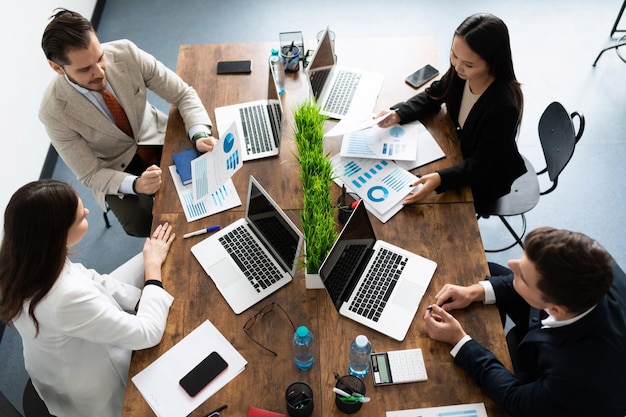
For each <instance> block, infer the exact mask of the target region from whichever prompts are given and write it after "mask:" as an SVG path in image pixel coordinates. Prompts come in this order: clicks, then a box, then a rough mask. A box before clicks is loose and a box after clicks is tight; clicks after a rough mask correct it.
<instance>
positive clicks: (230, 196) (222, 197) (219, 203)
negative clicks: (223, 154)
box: [170, 165, 241, 222]
mask: <svg viewBox="0 0 626 417" xmlns="http://www.w3.org/2000/svg"><path fill="white" fill-rule="evenodd" d="M170 174H171V176H172V180H173V181H174V186H175V187H176V192H177V193H178V198H179V199H180V204H181V205H182V207H183V211H184V212H185V217H186V218H187V221H188V222H192V221H194V220H199V219H202V218H204V217H208V216H210V215H212V214H215V213H219V212H221V211H225V210H228V209H230V208H233V207H237V206H240V205H241V199H240V198H239V194H237V189H236V188H235V184H233V181H232V180H231V179H230V178H229V179H228V180H226V182H225V183H224V184H222V186H221V187H219V188H218V189H217V191H215V192H214V193H212V194H211V195H210V196H209V197H208V198H206V199H204V200H201V201H198V202H194V200H193V190H192V185H191V184H188V185H183V183H182V181H181V180H180V177H179V176H178V174H177V173H176V166H175V165H171V166H170Z"/></svg>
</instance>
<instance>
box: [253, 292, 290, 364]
mask: <svg viewBox="0 0 626 417" xmlns="http://www.w3.org/2000/svg"><path fill="white" fill-rule="evenodd" d="M274 307H278V308H279V309H280V310H281V311H282V312H283V313H285V316H287V319H288V320H289V323H291V327H292V328H293V331H294V332H295V331H296V326H294V324H293V321H291V317H289V314H287V312H286V311H285V309H284V308H282V307H281V306H280V304H278V303H277V302H276V301H274V302H272V303H269V304H267V305H266V306H265V307H263V308H262V309H261V310H259V312H258V313H256V314H255V315H254V316H252V317H250V318H249V319H248V321H247V322H246V324H244V325H243V331H244V332H245V333H246V335H247V336H248V337H249V338H250V339H251V340H252V341H253V342H254V343H256V344H257V345H259V346H261V347H262V348H263V349H265V350H267V351H268V352H270V353H271V354H272V355H274V356H278V354H277V353H276V352H274V351H273V350H271V349H269V348H268V347H266V346H265V345H263V344H262V343H260V342H258V341H256V340H255V339H254V337H252V336H251V335H250V333H248V331H249V330H250V329H251V328H252V326H254V324H255V323H256V322H257V321H258V320H261V319H262V318H263V317H264V316H265V315H266V314H268V313H271V312H272V311H274Z"/></svg>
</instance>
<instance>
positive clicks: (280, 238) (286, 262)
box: [246, 175, 304, 276]
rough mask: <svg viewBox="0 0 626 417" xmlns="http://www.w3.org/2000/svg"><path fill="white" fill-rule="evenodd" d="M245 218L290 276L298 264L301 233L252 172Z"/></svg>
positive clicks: (302, 238)
mask: <svg viewBox="0 0 626 417" xmlns="http://www.w3.org/2000/svg"><path fill="white" fill-rule="evenodd" d="M246 219H247V221H248V224H249V226H250V227H251V228H252V229H253V230H254V231H255V234H256V235H257V236H258V237H259V239H260V240H261V242H262V243H263V245H264V246H265V247H266V248H267V249H268V250H269V251H270V252H271V253H272V254H273V255H274V258H275V259H276V260H277V261H278V262H279V263H280V264H281V266H282V267H283V268H284V269H285V270H286V271H288V272H289V273H290V274H291V276H293V275H294V274H295V273H296V270H297V268H298V259H299V258H300V251H301V249H302V244H303V242H304V237H303V236H302V233H300V231H299V230H298V228H297V227H296V226H295V225H294V224H293V222H292V221H291V220H290V219H289V217H287V215H286V214H285V212H283V211H282V210H281V208H280V207H279V206H278V204H276V202H275V201H274V200H273V199H272V198H271V197H270V195H269V194H268V193H267V191H265V190H264V189H263V187H261V185H260V184H259V183H258V181H257V180H256V179H255V178H254V177H253V176H252V175H250V183H249V186H248V204H247V206H246Z"/></svg>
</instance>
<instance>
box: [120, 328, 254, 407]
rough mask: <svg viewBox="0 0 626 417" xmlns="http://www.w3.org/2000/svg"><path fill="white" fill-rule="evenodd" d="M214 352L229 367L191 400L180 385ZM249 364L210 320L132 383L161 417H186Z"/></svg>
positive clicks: (135, 377) (138, 375) (141, 373)
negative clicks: (184, 377)
mask: <svg viewBox="0 0 626 417" xmlns="http://www.w3.org/2000/svg"><path fill="white" fill-rule="evenodd" d="M211 352H218V353H219V354H220V355H221V356H222V357H223V358H224V360H225V361H226V362H227V363H228V367H227V368H226V370H224V372H222V373H221V374H219V375H218V376H217V377H216V378H215V379H214V380H213V381H211V382H210V383H209V385H207V386H206V387H205V388H203V389H202V390H201V391H200V392H199V393H198V394H197V395H196V396H195V397H190V396H189V394H187V392H186V391H185V390H184V389H183V388H182V387H181V386H180V384H179V383H178V382H179V381H180V379H181V378H182V377H183V376H185V375H186V374H187V372H189V371H190V370H191V369H193V368H194V367H195V366H196V365H197V364H199V363H200V362H201V361H202V360H203V359H204V358H206V357H207V356H208V355H209V354H210V353H211ZM247 363H248V362H247V361H246V360H245V359H244V357H243V356H241V354H239V352H237V350H236V349H235V348H234V347H233V346H232V345H231V344H230V343H229V342H228V340H226V338H225V337H224V336H223V335H222V333H220V331H219V330H217V328H216V327H215V326H214V325H213V324H212V323H211V322H210V321H208V320H207V321H205V322H204V323H202V324H201V325H200V326H198V327H197V328H196V329H195V330H194V331H192V332H191V333H189V334H188V335H187V336H185V337H184V338H183V340H181V341H180V342H178V343H177V344H176V345H174V346H173V347H172V348H171V349H170V350H168V351H167V352H165V353H164V354H163V355H162V356H161V357H160V358H158V359H157V360H156V361H154V362H153V363H152V364H150V365H149V366H148V367H147V368H146V369H144V370H143V371H141V372H139V373H138V374H137V375H135V376H134V377H132V381H133V383H134V384H135V386H136V387H137V389H138V390H139V392H141V395H143V397H144V398H145V400H146V401H147V402H148V404H149V405H150V407H151V408H152V411H154V413H155V414H156V415H157V416H159V417H184V416H186V415H188V414H189V413H191V412H192V411H193V410H195V409H196V408H198V406H200V404H202V403H203V402H205V401H206V400H207V399H208V398H209V397H210V396H211V395H213V394H215V393H216V392H217V391H218V390H219V389H220V388H222V387H223V386H224V385H226V384H227V383H228V382H230V381H231V380H232V379H233V378H235V377H236V376H237V375H239V374H240V373H241V372H242V371H243V370H244V369H245V366H246V364H247Z"/></svg>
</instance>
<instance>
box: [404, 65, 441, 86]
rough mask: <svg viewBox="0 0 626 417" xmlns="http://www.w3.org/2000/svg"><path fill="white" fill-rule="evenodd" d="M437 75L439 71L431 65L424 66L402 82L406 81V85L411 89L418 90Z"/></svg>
mask: <svg viewBox="0 0 626 417" xmlns="http://www.w3.org/2000/svg"><path fill="white" fill-rule="evenodd" d="M437 75H439V70H437V68H435V67H433V66H432V65H428V64H426V65H424V66H423V67H422V68H420V69H418V70H417V71H415V72H414V73H413V74H411V75H409V76H408V77H406V79H405V80H404V81H406V83H407V84H408V85H410V86H411V87H413V88H420V87H421V86H423V85H424V84H426V83H427V82H428V81H430V80H431V79H433V78H435V77H436V76H437Z"/></svg>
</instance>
